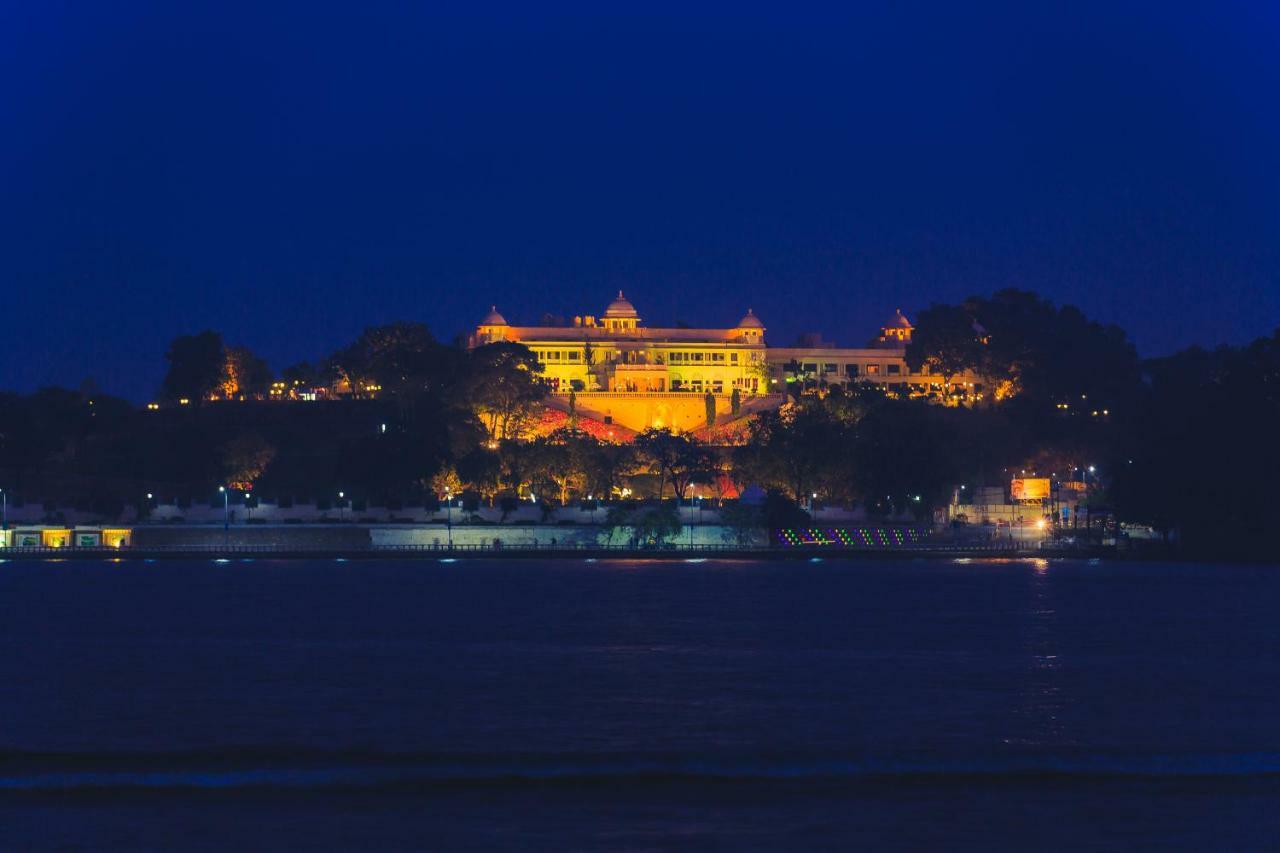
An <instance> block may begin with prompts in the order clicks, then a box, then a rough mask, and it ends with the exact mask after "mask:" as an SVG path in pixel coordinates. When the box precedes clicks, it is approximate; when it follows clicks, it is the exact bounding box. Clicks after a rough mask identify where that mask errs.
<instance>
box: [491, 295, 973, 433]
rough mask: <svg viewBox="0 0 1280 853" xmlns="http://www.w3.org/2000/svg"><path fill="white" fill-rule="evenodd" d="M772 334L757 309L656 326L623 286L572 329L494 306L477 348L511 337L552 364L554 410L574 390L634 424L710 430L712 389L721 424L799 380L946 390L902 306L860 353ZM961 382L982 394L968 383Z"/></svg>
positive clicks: (608, 416)
mask: <svg viewBox="0 0 1280 853" xmlns="http://www.w3.org/2000/svg"><path fill="white" fill-rule="evenodd" d="M765 331H766V329H765V325H764V322H763V321H762V320H761V318H760V317H758V316H757V315H756V314H755V313H754V311H752V310H751V309H750V308H748V309H747V310H746V313H745V314H743V315H742V317H741V318H740V319H739V320H738V321H737V322H736V323H735V324H734V325H732V326H726V327H719V328H717V327H705V328H684V327H667V326H646V325H644V323H643V320H642V318H641V317H640V314H639V312H637V310H636V308H635V306H634V305H632V304H631V302H630V301H629V300H627V299H626V297H625V296H624V295H623V294H622V292H619V293H618V296H617V298H616V299H614V300H613V301H612V302H610V303H609V305H608V306H607V307H606V308H605V310H604V313H603V314H602V315H600V316H595V315H591V314H584V315H579V316H575V317H573V319H572V321H571V322H569V323H566V324H564V325H539V326H514V325H511V324H509V323H508V322H507V320H506V318H505V317H504V316H503V315H502V314H501V313H499V311H498V309H497V306H493V307H492V308H491V309H490V311H489V313H488V314H487V315H486V316H485V317H484V319H482V320H481V321H480V323H479V325H477V326H476V329H475V332H474V333H473V334H472V335H471V336H470V337H469V339H468V346H469V347H470V348H475V347H478V346H483V345H485V344H490V343H496V342H500V341H506V342H511V343H519V344H522V345H524V346H526V347H528V348H529V349H530V350H531V351H532V352H533V353H534V355H535V356H536V357H537V359H538V361H539V362H540V363H541V364H542V366H543V377H544V378H545V379H546V381H547V383H548V385H550V387H551V390H552V396H551V402H552V405H553V406H557V407H565V406H566V405H567V397H568V396H569V394H570V392H573V397H574V402H575V408H576V410H577V411H578V412H580V413H582V414H583V415H586V416H589V417H593V418H598V419H600V420H602V421H604V422H605V423H610V424H618V425H620V426H624V427H626V428H628V429H632V430H642V429H645V428H647V427H650V426H658V427H670V428H673V429H678V430H690V429H697V428H699V427H701V426H704V425H705V423H706V403H705V400H706V396H707V395H708V394H710V395H711V398H712V400H713V401H714V405H715V411H716V418H717V422H724V421H728V420H732V419H734V418H735V417H738V416H745V415H750V414H753V413H756V412H759V411H762V410H765V409H768V408H774V407H777V406H779V405H781V404H782V402H783V400H784V397H785V394H784V392H785V391H786V389H787V385H788V384H789V383H794V382H800V383H803V384H805V385H823V384H825V385H833V384H847V383H853V382H870V383H874V384H877V385H883V386H885V387H888V388H892V389H894V390H897V391H899V392H902V393H907V394H912V395H931V396H938V397H941V396H943V392H944V388H943V380H942V378H941V377H939V376H936V375H930V374H928V373H927V372H923V373H917V372H913V371H911V369H910V368H909V367H908V366H907V363H906V358H905V352H906V347H907V344H908V343H910V341H911V333H912V326H911V323H910V321H909V320H908V319H907V318H906V316H904V315H903V314H902V312H901V311H899V312H897V313H896V314H895V315H894V317H893V318H892V319H891V320H890V321H889V322H888V323H886V324H885V325H884V326H883V327H881V329H880V333H879V337H878V338H876V339H875V340H873V341H872V342H871V343H870V344H868V345H867V346H866V347H863V348H858V349H852V348H847V347H838V346H835V345H834V344H831V343H827V342H824V341H821V340H818V339H816V337H809V338H805V339H802V340H801V341H799V342H797V344H796V345H794V346H786V347H772V346H769V345H768V344H766V342H765ZM953 384H954V385H968V390H970V391H972V390H973V386H972V385H970V384H969V383H967V382H961V381H960V380H959V379H957V380H953ZM945 390H947V391H950V390H952V389H945ZM735 391H736V392H737V405H736V407H735V403H734V393H735Z"/></svg>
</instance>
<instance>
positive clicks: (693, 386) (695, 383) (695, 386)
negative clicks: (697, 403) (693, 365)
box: [689, 379, 702, 394]
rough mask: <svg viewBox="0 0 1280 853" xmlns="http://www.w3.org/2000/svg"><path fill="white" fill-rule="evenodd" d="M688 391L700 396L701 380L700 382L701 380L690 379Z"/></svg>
mask: <svg viewBox="0 0 1280 853" xmlns="http://www.w3.org/2000/svg"><path fill="white" fill-rule="evenodd" d="M689 389H690V390H691V391H693V393H695V394H700V393H702V380H701V379H691V380H690V381H689Z"/></svg>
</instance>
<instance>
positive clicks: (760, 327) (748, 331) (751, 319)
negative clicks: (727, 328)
mask: <svg viewBox="0 0 1280 853" xmlns="http://www.w3.org/2000/svg"><path fill="white" fill-rule="evenodd" d="M735 328H737V330H738V331H739V332H740V333H741V338H742V340H744V341H746V342H747V343H749V344H758V343H762V342H763V340H764V323H762V322H760V318H759V317H757V316H756V312H755V311H752V310H751V309H750V308H748V309H747V313H746V314H744V315H743V317H742V319H741V320H739V321H738V325H737V326H736V327H735Z"/></svg>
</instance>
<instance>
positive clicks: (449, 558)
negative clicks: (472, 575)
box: [440, 557, 458, 563]
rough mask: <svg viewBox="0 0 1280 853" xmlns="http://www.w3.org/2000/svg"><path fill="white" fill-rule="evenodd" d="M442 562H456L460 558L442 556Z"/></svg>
mask: <svg viewBox="0 0 1280 853" xmlns="http://www.w3.org/2000/svg"><path fill="white" fill-rule="evenodd" d="M440 562H442V563H456V562H458V560H457V558H456V557H441V558H440Z"/></svg>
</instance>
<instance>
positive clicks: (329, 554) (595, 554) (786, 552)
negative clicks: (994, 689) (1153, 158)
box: [0, 546, 1189, 563]
mask: <svg viewBox="0 0 1280 853" xmlns="http://www.w3.org/2000/svg"><path fill="white" fill-rule="evenodd" d="M907 557H911V558H917V559H930V560H962V559H979V560H989V559H1010V560H1014V559H1016V560H1026V559H1081V560H1093V559H1108V560H1145V559H1168V560H1179V558H1178V557H1176V556H1172V555H1167V554H1161V555H1150V556H1148V555H1136V554H1132V553H1123V552H1117V551H1116V550H1115V549H1109V548H1107V549H1104V548H1094V549H1079V548H1073V549H1056V548H1055V549H1011V548H976V547H975V548H967V547H950V548H881V549H855V548H840V549H831V548H828V549H824V548H699V547H694V548H688V547H681V548H516V547H509V548H490V549H473V548H454V549H449V548H438V549H434V548H425V549H377V548H366V549H359V548H335V549H315V550H312V549H298V548H270V547H252V546H232V547H228V548H216V547H210V548H172V549H170V548H7V549H3V550H0V563H3V562H16V561H31V562H68V561H73V560H79V561H107V562H124V561H136V560H143V561H157V560H174V561H194V560H209V561H227V562H236V561H239V560H252V559H269V560H287V561H299V560H341V561H405V560H418V561H424V562H425V561H436V562H450V563H452V562H476V561H481V560H536V559H549V560H593V561H594V560H611V561H637V560H642V561H652V562H690V561H697V562H705V561H710V560H733V561H751V562H770V561H778V560H786V561H812V560H825V559H832V560H840V559H843V560H884V559H902V558H907ZM1187 559H1189V558H1187Z"/></svg>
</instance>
